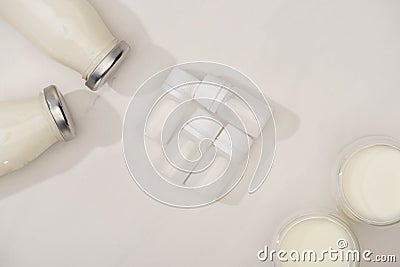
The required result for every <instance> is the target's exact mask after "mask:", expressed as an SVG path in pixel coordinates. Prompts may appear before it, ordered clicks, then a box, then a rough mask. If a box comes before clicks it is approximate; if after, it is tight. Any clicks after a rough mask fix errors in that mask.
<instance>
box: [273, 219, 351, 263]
mask: <svg viewBox="0 0 400 267" xmlns="http://www.w3.org/2000/svg"><path fill="white" fill-rule="evenodd" d="M355 250H359V247H358V242H357V239H356V237H355V236H354V234H353V233H352V231H351V230H350V229H349V228H348V226H347V225H346V224H345V223H344V222H342V221H341V220H340V219H338V218H336V217H334V216H331V215H310V216H304V217H301V218H298V219H296V220H294V221H293V222H291V223H290V224H289V225H288V226H287V227H286V228H284V229H283V231H282V232H281V233H280V235H279V239H278V242H277V249H276V251H277V254H281V255H280V258H278V257H275V258H274V263H275V266H277V267H289V266H290V267H296V266H299V267H300V266H301V267H308V266H314V267H315V266H324V267H328V266H329V267H355V266H358V258H356V257H354V258H353V256H352V255H350V256H349V257H347V253H348V252H349V251H355ZM280 251H283V252H284V253H285V255H284V256H283V252H280ZM330 251H336V252H332V253H333V256H332V255H331V254H330V253H331V252H330ZM331 256H332V257H331Z"/></svg>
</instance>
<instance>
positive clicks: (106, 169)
mask: <svg viewBox="0 0 400 267" xmlns="http://www.w3.org/2000/svg"><path fill="white" fill-rule="evenodd" d="M92 3H93V5H94V6H95V7H96V8H97V9H98V10H99V12H100V13H101V15H102V16H103V18H104V20H105V21H106V23H107V24H108V25H109V27H110V29H111V30H112V31H113V32H114V33H115V35H116V36H118V37H120V38H122V39H125V40H126V41H128V42H129V43H131V44H133V47H134V50H133V53H132V54H131V56H130V58H129V60H128V61H127V62H126V64H125V66H124V68H123V69H121V71H120V73H119V75H118V77H117V78H116V79H115V80H114V82H113V83H112V84H111V85H110V87H107V86H106V87H105V88H103V89H102V90H101V92H100V93H99V94H93V93H91V92H89V91H88V90H87V89H85V88H84V86H83V81H81V79H80V75H79V74H77V73H75V72H73V71H72V70H70V69H67V68H66V67H64V66H62V65H60V64H58V63H57V62H54V61H52V60H51V59H49V58H47V57H46V56H44V55H43V54H41V53H40V52H38V51H37V50H36V48H34V47H33V46H32V45H31V44H30V43H28V42H27V41H26V40H25V39H24V38H23V37H22V36H20V35H19V34H18V33H16V32H15V31H14V30H13V29H12V28H11V27H10V26H9V25H7V24H6V23H5V22H4V21H2V20H0V29H1V34H2V39H1V43H0V47H1V51H2V52H1V56H0V58H1V60H0V68H1V72H2V74H1V75H0V85H1V87H0V97H1V100H7V99H11V98H20V97H27V96H31V95H35V94H37V93H39V91H40V90H41V89H42V88H44V87H45V86H47V85H48V84H51V83H55V84H57V85H58V86H59V88H60V89H61V90H63V92H64V93H66V95H67V96H66V99H67V101H68V103H69V105H70V108H71V109H72V112H73V116H74V118H75V122H76V124H77V131H78V133H79V136H78V137H77V138H76V139H75V140H74V141H72V142H70V143H67V144H58V145H56V146H54V147H53V148H52V149H50V151H48V153H46V154H45V155H43V156H42V157H41V158H40V159H38V160H37V161H35V162H34V163H32V164H31V165H29V166H28V167H26V168H24V169H23V170H21V171H18V172H16V173H13V174H11V175H8V176H5V177H1V178H0V266H1V267H3V266H5V267H27V266H28V267H30V266H35V267H36V266H41V267H42V266H43V267H47V266H49V267H50V266H51V267H52V266H82V267H83V266H85V267H88V266H96V267H101V266H269V263H260V262H258V260H257V256H256V253H257V251H258V250H260V249H262V248H263V247H264V245H266V244H270V242H271V239H272V237H273V235H274V234H275V232H276V231H277V230H278V229H279V227H280V226H281V225H282V222H283V221H284V220H286V219H287V218H288V217H291V216H293V215H295V214H298V213H301V212H302V211H304V210H306V211H312V210H315V209H319V208H327V209H333V210H334V209H335V207H336V204H335V198H334V195H333V193H332V192H333V188H332V177H331V171H332V168H333V164H334V161H335V159H336V158H337V157H338V155H339V152H340V150H341V149H342V147H343V146H345V145H346V144H348V143H349V142H351V141H353V140H354V139H356V138H358V137H361V136H364V135H370V134H386V135H391V136H394V137H397V138H400V124H399V111H400V106H399V104H398V103H399V99H400V88H399V87H400V75H399V71H400V49H399V47H400V16H399V13H400V2H399V1H397V0H392V1H389V0H385V1H381V0H375V1H373V0H368V1H362V0H358V1H357V0H350V1H344V0H339V1H328V0H313V1H311V0H305V1H296V0H290V1H289V0H284V1H282V0H279V1H278V0H268V1H226V0H225V1H222V0H204V1H184V0H171V1H154V0H153V1H151V0H150V1H149V0H146V1H144V0H132V1H129V0H125V1H107V0H93V1H92ZM191 60H211V61H218V62H221V63H225V64H229V65H232V66H233V67H236V68H238V69H239V70H241V71H242V72H244V73H245V74H247V75H248V76H250V77H251V78H252V79H253V80H254V81H255V82H256V83H257V84H258V85H259V87H260V88H261V89H262V90H263V92H264V93H265V94H266V95H267V97H268V98H269V99H270V100H271V103H272V108H273V109H274V113H275V116H276V121H277V127H278V129H277V133H278V144H277V155H276V161H275V163H274V166H273V168H272V172H271V174H270V176H269V178H268V180H267V182H266V183H265V184H264V185H263V186H262V188H261V190H259V191H258V192H257V193H256V194H254V195H248V194H247V193H246V192H245V189H246V187H247V184H246V183H242V184H241V185H240V186H239V187H238V188H237V189H236V190H235V191H234V192H232V193H231V194H230V195H229V196H228V197H226V198H224V199H223V200H221V201H219V202H217V203H215V204H213V205H211V206H208V207H205V208H200V209H193V210H184V209H176V208H170V207H167V206H164V205H162V204H160V203H158V202H156V201H154V200H152V199H150V198H149V197H148V196H146V195H145V194H144V193H143V192H141V191H140V189H139V188H138V187H137V186H136V184H135V183H134V182H133V180H132V179H131V178H130V176H129V173H128V171H127V168H126V167H125V163H124V158H123V154H122V144H121V129H122V120H123V115H124V112H125V109H126V106H127V104H128V102H129V99H130V96H131V95H132V94H133V93H134V92H135V90H136V89H137V88H138V86H139V85H140V84H141V83H142V82H143V81H144V80H145V79H146V78H148V77H149V76H150V75H151V74H153V73H154V72H156V71H159V70H160V69H162V68H164V67H166V66H169V65H172V64H175V63H179V62H185V61H191ZM352 226H353V229H354V230H355V232H356V233H357V234H358V236H359V241H360V243H361V246H362V247H363V248H369V249H373V250H374V251H375V252H376V253H382V254H384V253H386V254H396V255H397V257H398V260H400V259H399V258H400V247H399V241H398V240H399V230H400V228H399V225H396V226H393V227H389V228H373V227H367V226H363V225H360V224H353V225H352ZM397 264H398V263H397ZM397 264H381V265H379V266H397ZM362 266H378V264H362Z"/></svg>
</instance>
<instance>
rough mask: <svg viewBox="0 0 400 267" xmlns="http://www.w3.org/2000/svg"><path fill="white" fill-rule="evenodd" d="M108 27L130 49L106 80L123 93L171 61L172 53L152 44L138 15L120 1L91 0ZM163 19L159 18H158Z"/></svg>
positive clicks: (131, 93) (171, 63)
mask: <svg viewBox="0 0 400 267" xmlns="http://www.w3.org/2000/svg"><path fill="white" fill-rule="evenodd" d="M91 3H92V4H93V6H94V7H95V8H96V10H97V11H98V12H99V14H100V15H101V17H102V18H103V20H104V22H105V23H106V24H107V26H108V28H109V29H110V31H111V32H112V33H113V34H114V35H115V36H116V37H117V38H119V39H121V40H125V41H126V42H127V43H128V44H129V45H130V46H131V51H130V54H129V56H128V58H127V59H126V60H125V62H124V63H123V64H122V66H121V68H120V69H119V70H118V71H117V72H116V74H115V76H114V77H112V78H111V79H110V80H109V81H108V84H109V86H110V87H112V88H113V89H114V90H115V91H117V92H118V93H120V94H122V95H128V96H130V95H133V93H134V92H135V91H136V89H137V88H139V86H140V85H141V84H142V83H143V82H144V81H145V80H146V79H147V78H149V77H150V76H151V75H153V74H154V73H156V72H158V71H160V70H162V69H164V68H166V67H168V66H171V65H174V63H175V61H174V59H173V57H172V56H171V55H170V54H169V53H168V52H167V51H166V50H164V49H163V48H161V47H158V46H156V45H154V44H153V43H152V41H151V39H150V37H149V35H148V34H147V32H146V30H145V29H144V27H143V25H142V23H141V22H140V20H139V18H138V17H137V16H136V15H135V14H134V13H133V12H132V10H131V9H130V8H128V7H127V6H125V5H124V4H123V3H121V2H120V1H100V0H93V1H91ZM160 23H162V22H160Z"/></svg>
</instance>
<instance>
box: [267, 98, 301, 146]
mask: <svg viewBox="0 0 400 267" xmlns="http://www.w3.org/2000/svg"><path fill="white" fill-rule="evenodd" d="M268 102H269V104H270V105H271V109H272V114H273V115H274V118H275V123H276V139H277V141H278V142H279V141H282V140H285V139H288V138H289V137H291V136H292V135H294V134H295V133H296V132H297V130H298V129H299V127H300V118H299V116H297V114H296V113H294V112H293V111H291V110H290V109H288V108H286V107H284V106H282V105H281V104H279V103H277V102H275V101H274V100H271V99H268Z"/></svg>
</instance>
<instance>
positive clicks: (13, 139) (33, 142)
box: [0, 95, 63, 176]
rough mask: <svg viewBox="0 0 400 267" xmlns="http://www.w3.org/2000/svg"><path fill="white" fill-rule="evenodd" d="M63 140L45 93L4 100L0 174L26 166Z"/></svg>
mask: <svg viewBox="0 0 400 267" xmlns="http://www.w3.org/2000/svg"><path fill="white" fill-rule="evenodd" d="M61 140H63V137H62V136H61V134H60V131H59V130H58V128H57V125H56V124H55V122H54V120H53V118H52V116H51V114H50V111H49V109H48V107H47V104H46V102H45V99H44V97H43V95H40V96H39V97H35V98H29V99H24V100H17V101H8V102H0V176H2V175H4V174H7V173H9V172H12V171H14V170H17V169H19V168H21V167H23V166H24V165H26V164H27V163H29V162H30V161H32V160H34V159H35V158H37V157H38V156H39V155H40V154H42V153H43V152H44V151H45V150H46V149H48V148H49V147H50V146H51V145H53V144H54V143H56V142H58V141H61Z"/></svg>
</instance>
